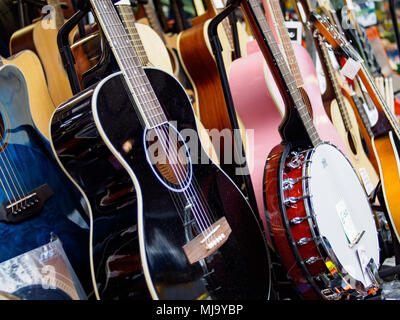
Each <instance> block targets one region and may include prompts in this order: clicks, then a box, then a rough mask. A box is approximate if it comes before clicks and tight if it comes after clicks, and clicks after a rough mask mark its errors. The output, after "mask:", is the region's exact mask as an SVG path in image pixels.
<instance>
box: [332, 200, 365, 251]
mask: <svg viewBox="0 0 400 320" xmlns="http://www.w3.org/2000/svg"><path fill="white" fill-rule="evenodd" d="M336 211H337V213H338V215H339V219H340V222H341V224H342V227H343V231H344V233H345V235H346V238H347V241H348V242H349V246H350V247H352V246H354V244H356V243H357V242H358V240H359V239H360V237H361V235H362V234H361V232H359V231H358V230H357V228H356V226H355V224H354V221H353V219H352V218H351V215H350V212H349V210H348V209H347V206H346V203H345V202H344V201H343V200H341V201H339V202H338V203H337V204H336Z"/></svg>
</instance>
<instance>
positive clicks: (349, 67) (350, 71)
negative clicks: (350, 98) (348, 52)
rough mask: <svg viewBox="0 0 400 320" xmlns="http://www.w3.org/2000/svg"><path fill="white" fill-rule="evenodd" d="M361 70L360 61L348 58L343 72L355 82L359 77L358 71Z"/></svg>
mask: <svg viewBox="0 0 400 320" xmlns="http://www.w3.org/2000/svg"><path fill="white" fill-rule="evenodd" d="M360 68H361V63H360V62H359V61H355V60H353V59H352V58H348V59H347V61H346V63H345V64H344V66H343V68H342V70H341V72H342V74H343V75H344V76H346V77H347V78H349V79H351V80H353V79H354V78H355V76H356V75H357V73H358V71H359V70H360Z"/></svg>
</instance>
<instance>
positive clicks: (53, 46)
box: [10, 21, 72, 106]
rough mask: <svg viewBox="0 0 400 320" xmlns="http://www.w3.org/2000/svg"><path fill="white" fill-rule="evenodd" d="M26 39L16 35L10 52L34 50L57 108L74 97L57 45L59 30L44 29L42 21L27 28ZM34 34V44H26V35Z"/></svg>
mask: <svg viewBox="0 0 400 320" xmlns="http://www.w3.org/2000/svg"><path fill="white" fill-rule="evenodd" d="M27 28H28V30H26V31H25V32H24V33H22V34H24V37H19V34H18V33H17V34H14V35H13V36H12V37H11V40H10V52H11V54H16V53H18V52H19V51H20V50H22V49H32V47H34V50H33V51H34V52H36V53H37V55H38V56H39V58H40V61H41V62H42V65H43V69H44V72H45V74H46V79H47V84H48V88H49V92H50V96H51V98H52V100H53V103H54V105H55V106H58V105H59V104H61V103H62V102H64V101H66V100H67V99H69V98H71V97H72V90H71V85H70V82H69V78H68V75H67V72H66V71H65V68H64V65H63V63H62V61H61V56H60V53H59V50H58V45H57V33H58V30H57V29H51V28H50V29H44V28H43V26H42V23H41V21H39V22H36V23H35V24H33V27H31V26H29V27H27ZM30 31H31V32H32V41H33V43H29V42H26V35H25V34H26V33H29V32H30Z"/></svg>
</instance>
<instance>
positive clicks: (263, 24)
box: [247, 0, 321, 146]
mask: <svg viewBox="0 0 400 320" xmlns="http://www.w3.org/2000/svg"><path fill="white" fill-rule="evenodd" d="M247 3H248V5H249V7H250V9H251V12H252V15H253V16H254V18H255V20H256V21H257V23H258V28H259V29H260V31H261V32H262V34H263V37H264V43H263V44H262V46H266V47H267V48H268V50H267V51H269V52H270V54H271V55H272V57H273V60H274V64H275V66H276V68H277V69H278V70H279V74H280V76H281V78H282V80H283V81H282V85H283V86H285V88H284V90H281V92H285V93H287V94H288V95H289V97H290V100H291V101H292V103H293V106H290V107H295V108H296V110H297V112H298V114H299V116H300V119H301V120H302V122H303V125H304V127H305V129H306V131H307V134H308V136H309V138H310V140H311V142H312V144H313V145H314V146H316V145H318V144H320V143H321V139H320V137H319V135H318V133H317V131H316V129H315V126H314V123H313V121H312V118H311V116H310V114H309V112H308V110H307V106H306V105H305V103H304V101H303V98H302V95H301V93H300V91H299V89H298V87H297V84H296V81H295V79H294V77H293V75H292V73H291V71H290V69H289V67H288V65H287V63H286V60H285V58H284V56H283V55H282V53H281V51H280V49H279V46H278V44H277V42H276V40H275V37H274V35H273V33H272V30H271V29H270V27H269V24H268V21H267V19H266V17H265V15H264V12H263V8H262V7H261V6H260V3H259V2H258V0H247ZM259 45H260V43H259ZM260 46H261V45H260ZM282 89H283V88H282Z"/></svg>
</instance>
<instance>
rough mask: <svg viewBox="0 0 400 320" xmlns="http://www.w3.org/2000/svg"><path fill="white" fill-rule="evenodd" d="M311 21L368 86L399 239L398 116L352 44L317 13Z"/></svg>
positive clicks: (390, 210)
mask: <svg viewBox="0 0 400 320" xmlns="http://www.w3.org/2000/svg"><path fill="white" fill-rule="evenodd" d="M310 19H311V21H312V23H313V24H314V26H315V28H316V29H318V31H319V32H320V33H321V34H322V35H323V36H324V38H325V39H326V41H328V42H329V43H330V44H331V46H332V47H333V48H334V50H335V52H337V53H338V54H341V55H343V56H344V57H346V58H347V60H349V61H350V63H351V61H353V62H354V63H355V64H356V66H357V67H356V70H357V69H358V72H357V76H358V77H359V79H360V81H361V82H362V84H363V85H364V86H365V88H366V90H367V91H368V94H369V96H370V98H371V100H372V102H373V103H374V105H375V107H376V109H377V111H378V120H377V121H376V123H375V124H374V125H373V126H371V131H372V133H373V136H372V137H370V139H371V144H372V147H373V151H374V153H375V156H376V159H377V162H378V170H379V175H380V180H381V184H382V191H383V195H384V201H385V205H386V209H387V212H388V215H389V218H390V222H391V225H392V226H393V229H394V233H395V235H396V237H397V239H400V238H399V231H398V230H400V229H399V228H400V210H399V208H400V207H399V205H400V202H399V201H400V200H399V197H398V192H399V190H400V176H399V175H398V174H395V173H397V172H398V159H399V149H398V148H399V139H400V127H399V124H398V122H397V119H396V116H395V115H394V114H393V112H392V110H391V109H390V108H389V107H388V106H387V104H386V101H385V99H384V97H383V96H382V94H381V93H380V91H379V89H378V88H377V87H376V85H375V81H374V79H372V76H371V75H370V74H369V72H368V68H367V67H366V66H365V64H364V62H363V61H362V60H361V58H360V56H359V55H358V52H357V51H356V50H355V49H354V48H353V47H352V45H351V44H350V43H349V42H348V41H347V40H346V39H345V38H344V37H343V36H342V34H340V33H339V32H338V31H337V30H336V29H335V27H333V26H332V25H331V24H330V23H329V21H328V20H327V19H325V18H323V17H321V16H319V15H316V14H312V15H311V16H310Z"/></svg>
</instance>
